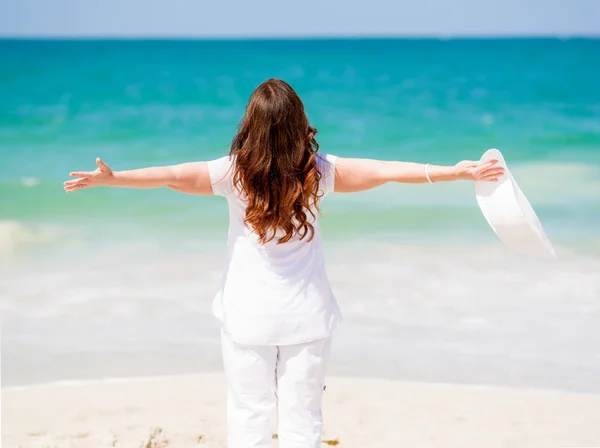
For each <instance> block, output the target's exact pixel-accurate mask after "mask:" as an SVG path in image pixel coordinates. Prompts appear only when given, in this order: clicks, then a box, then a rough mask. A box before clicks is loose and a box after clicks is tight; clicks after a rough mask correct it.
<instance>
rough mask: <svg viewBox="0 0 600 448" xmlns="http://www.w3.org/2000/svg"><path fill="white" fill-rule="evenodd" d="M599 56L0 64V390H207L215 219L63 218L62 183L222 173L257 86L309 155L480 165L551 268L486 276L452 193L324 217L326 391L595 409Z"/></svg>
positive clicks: (365, 205)
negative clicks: (332, 315)
mask: <svg viewBox="0 0 600 448" xmlns="http://www.w3.org/2000/svg"><path fill="white" fill-rule="evenodd" d="M599 56H600V40H578V39H573V40H571V39H568V40H559V39H531V40H518V39H515V40H512V39H502V40H452V39H450V40H402V39H398V40H378V39H371V40H290V41H19V40H0V315H1V316H2V322H3V338H2V342H3V361H4V363H3V365H4V369H3V378H4V380H5V384H9V385H10V384H17V383H28V382H37V381H47V380H55V379H60V380H63V379H72V378H80V377H103V376H122V375H143V374H154V373H174V372H180V371H190V370H197V369H208V370H210V369H214V368H219V366H220V361H219V348H218V327H217V323H216V322H215V321H214V319H213V318H212V317H211V316H210V302H211V300H212V295H213V293H214V290H215V288H216V285H217V283H218V280H219V276H220V273H221V267H222V263H223V255H224V253H223V251H224V244H225V239H226V235H227V211H226V204H225V203H224V200H222V198H214V197H211V198H204V197H192V196H186V195H183V194H179V193H175V192H172V191H169V190H166V189H163V190H124V189H118V190H117V189H92V190H86V191H81V192H77V193H75V194H71V195H66V194H65V193H64V192H63V190H62V182H63V181H64V180H66V178H67V175H68V173H69V171H73V170H86V169H93V168H94V159H95V157H98V156H100V157H102V158H103V160H105V161H106V162H107V163H108V164H109V165H111V167H113V169H117V170H118V169H130V168H136V167H143V166H150V165H162V164H173V163H179V162H185V161H192V160H208V159H212V158H216V157H219V156H221V155H223V154H225V153H226V152H227V150H228V145H229V143H230V141H231V138H232V137H233V135H234V133H235V130H236V126H237V124H238V123H239V121H240V119H241V117H242V115H243V112H244V107H245V104H246V102H247V99H248V97H249V95H250V94H251V92H252V90H253V89H254V88H255V87H256V86H257V85H258V84H260V83H261V82H262V81H264V80H266V79H268V78H271V77H278V78H282V79H285V80H286V81H288V82H289V83H290V84H291V85H292V86H293V87H294V88H295V89H296V90H297V91H298V93H299V94H300V96H301V97H302V99H303V100H304V103H305V107H306V110H307V113H308V115H309V119H310V121H311V122H312V124H313V125H315V126H316V127H317V128H318V130H319V135H318V136H317V137H318V140H319V143H320V145H321V151H323V152H329V153H333V154H337V155H339V156H343V157H374V158H382V159H387V160H407V161H417V162H430V163H434V164H454V163H456V162H458V161H460V160H463V159H472V160H477V159H478V158H479V157H480V156H481V154H483V152H484V151H485V150H487V149H489V148H492V147H496V148H498V149H500V150H501V151H502V152H503V154H504V156H505V158H506V160H507V163H508V165H509V168H510V169H511V172H512V173H513V175H514V177H515V178H516V180H517V181H518V182H519V185H520V186H521V188H522V190H523V191H524V193H525V194H526V195H527V197H528V198H529V200H530V202H531V203H532V205H533V206H534V208H535V210H536V212H537V213H538V216H539V217H540V219H541V221H542V223H543V225H544V227H545V229H546V231H547V233H548V235H549V237H550V239H551V241H552V242H553V243H554V245H555V247H556V250H557V253H558V255H559V258H560V259H559V261H558V262H556V263H543V262H539V261H536V260H531V259H527V258H523V257H520V256H517V255H515V254H512V253H510V252H508V251H507V250H506V249H505V248H504V247H502V246H501V244H500V243H499V242H498V241H497V239H496V237H495V235H494V234H493V232H492V231H491V229H490V228H489V226H488V225H487V223H486V222H485V220H484V218H483V216H482V215H481V213H480V211H479V209H478V207H477V204H476V201H475V195H474V191H473V185H471V184H469V183H466V182H463V183H453V184H436V185H418V186H406V185H387V186H384V187H381V188H379V189H376V190H374V191H371V192H366V193H360V194H355V195H331V197H328V198H327V199H326V202H325V203H324V207H323V208H324V215H323V216H322V218H321V222H322V228H323V233H324V236H325V239H326V248H327V260H328V269H329V275H330V278H331V281H332V285H333V288H334V291H335V292H336V295H337V296H338V300H339V302H340V305H341V308H342V311H343V313H344V315H345V317H346V322H345V324H344V325H343V326H342V327H341V328H340V330H339V332H338V337H337V341H338V342H337V345H336V349H335V350H334V355H333V360H332V372H334V373H343V374H352V375H379V376H390V377H397V378H407V379H421V380H426V381H461V382H476V383H502V384H508V385H515V386H522V385H527V386H536V387H557V388H566V389H574V390H585V391H595V392H600V381H598V378H600V357H599V356H598V353H600V334H599V332H598V324H600V84H599V83H598V79H599V75H600V57H599Z"/></svg>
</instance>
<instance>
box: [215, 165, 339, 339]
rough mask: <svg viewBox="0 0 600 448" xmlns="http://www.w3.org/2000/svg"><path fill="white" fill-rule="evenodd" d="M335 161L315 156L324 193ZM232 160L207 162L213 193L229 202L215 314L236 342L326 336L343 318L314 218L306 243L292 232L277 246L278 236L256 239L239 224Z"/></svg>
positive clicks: (241, 206) (240, 202)
mask: <svg viewBox="0 0 600 448" xmlns="http://www.w3.org/2000/svg"><path fill="white" fill-rule="evenodd" d="M335 159H336V158H335V157H334V156H331V155H321V154H317V157H316V160H317V169H318V170H319V172H320V173H321V182H320V186H319V188H320V190H321V193H322V194H323V195H324V194H326V193H329V192H332V191H333V186H334V180H335ZM232 163H233V160H232V159H231V158H229V157H222V158H220V159H217V160H213V161H211V162H208V167H209V173H210V179H211V183H212V188H213V192H214V194H216V195H220V196H225V197H226V198H227V202H228V203H229V237H228V241H227V249H228V256H227V263H226V267H225V273H224V275H223V278H222V280H221V283H220V285H219V288H218V292H217V295H216V297H215V299H214V302H213V313H214V315H215V316H216V317H217V318H218V319H219V320H220V321H221V322H222V325H223V329H224V331H225V332H226V333H228V334H229V335H230V336H231V337H232V339H233V340H234V341H235V342H237V343H239V344H247V345H291V344H301V343H305V342H310V341H315V340H317V339H321V338H325V337H328V336H330V335H331V332H332V331H333V329H334V328H335V327H336V326H337V324H338V323H339V322H341V320H342V316H341V313H340V310H339V308H338V305H337V302H336V300H335V297H334V295H333V293H332V291H331V287H330V286H329V280H328V279H327V275H326V273H325V260H324V256H323V247H322V241H321V231H320V229H319V223H318V219H316V220H315V221H314V222H312V224H313V226H314V230H315V234H314V238H313V239H312V240H311V241H308V237H306V238H305V239H303V240H300V239H299V238H298V237H296V236H294V237H292V239H291V240H290V241H288V242H286V243H282V244H277V237H276V238H275V239H273V240H272V241H269V242H268V243H266V244H261V243H259V241H258V237H257V235H256V234H255V233H254V232H253V231H252V229H251V228H248V227H247V226H246V225H245V224H244V217H245V215H246V205H247V202H246V201H245V200H244V199H243V197H240V194H239V193H238V190H237V189H236V188H234V186H233V182H232V176H233V169H232V166H231V165H232ZM315 214H316V213H315ZM309 216H310V215H309Z"/></svg>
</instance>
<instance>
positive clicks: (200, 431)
mask: <svg viewBox="0 0 600 448" xmlns="http://www.w3.org/2000/svg"><path fill="white" fill-rule="evenodd" d="M2 414H3V422H2V429H3V444H2V446H3V447H4V448H16V447H20V448H63V447H69V448H79V447H81V448H83V447H85V448H87V447H90V448H92V447H93V448H103V447H121V448H165V447H173V448H184V447H185V448H188V447H193V446H201V447H206V448H222V447H226V427H225V380H224V377H223V375H222V374H220V373H210V374H195V375H183V376H165V377H155V378H143V379H124V380H105V381H90V382H73V383H62V384H61V383H55V384H47V385H34V386H25V387H13V388H6V389H3V390H2ZM274 443H275V442H274ZM323 443H324V446H327V445H329V446H339V447H344V448H346V447H347V448H363V447H378V448H379V447H419V448H428V447H460V448H470V447H472V448H481V447H486V448H494V447H503V448H504V447H519V448H533V447H536V448H537V447H539V448H548V447H594V446H600V395H584V394H572V393H563V392H559V391H537V390H527V389H508V388H492V387H484V386H467V385H451V384H427V383H410V382H402V381H392V380H385V379H369V378H341V377H334V378H330V379H329V380H328V382H327V390H326V393H325V428H324V442H323ZM274 446H276V445H274Z"/></svg>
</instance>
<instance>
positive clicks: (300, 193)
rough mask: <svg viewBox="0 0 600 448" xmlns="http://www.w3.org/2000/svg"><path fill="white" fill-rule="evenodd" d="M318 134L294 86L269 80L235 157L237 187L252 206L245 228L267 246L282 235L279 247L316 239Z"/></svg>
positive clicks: (258, 93)
mask: <svg viewBox="0 0 600 448" xmlns="http://www.w3.org/2000/svg"><path fill="white" fill-rule="evenodd" d="M316 133H317V130H316V129H315V128H313V127H311V126H310V125H309V123H308V118H307V117H306V113H305V112H304V105H303V104H302V100H301V99H300V97H299V96H298V94H297V93H296V92H295V91H294V89H292V87H291V86H290V85H289V84H288V83H286V82H284V81H282V80H280V79H269V80H268V81H266V82H264V83H262V84H261V85H260V86H258V88H257V89H256V90H255V91H254V92H253V93H252V95H251V96H250V101H249V102H248V105H247V106H246V115H245V116H244V118H243V119H242V122H241V123H240V126H239V129H238V133H237V135H236V136H235V137H234V139H233V142H232V144H231V152H230V155H231V156H232V157H233V158H235V163H234V171H233V184H234V185H235V186H236V187H237V188H240V189H241V191H243V193H244V194H245V196H246V198H247V201H248V205H247V207H246V217H245V219H244V222H245V223H246V225H249V226H251V227H252V229H253V230H254V232H255V233H256V234H257V235H258V238H259V241H260V242H262V243H263V244H264V243H267V242H269V241H272V240H273V239H274V238H275V234H276V232H277V231H280V235H281V236H280V238H279V239H278V241H277V243H278V244H281V243H285V242H287V241H289V240H290V239H291V238H292V237H293V236H295V235H298V236H299V237H300V239H303V238H305V237H308V240H307V241H310V240H312V238H313V237H314V233H315V230H314V227H313V225H312V224H311V222H310V219H309V216H308V215H310V216H311V217H312V218H313V219H314V218H315V213H318V212H319V203H318V199H319V181H320V178H321V175H320V173H319V171H318V170H317V163H316V159H315V158H316V154H317V151H318V150H319V144H318V143H317V141H316V140H315V135H316Z"/></svg>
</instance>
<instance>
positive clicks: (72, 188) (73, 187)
mask: <svg viewBox="0 0 600 448" xmlns="http://www.w3.org/2000/svg"><path fill="white" fill-rule="evenodd" d="M87 187H88V185H86V184H76V185H68V186H67V185H65V191H66V192H67V193H72V192H74V191H77V190H82V189H83V188H87Z"/></svg>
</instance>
